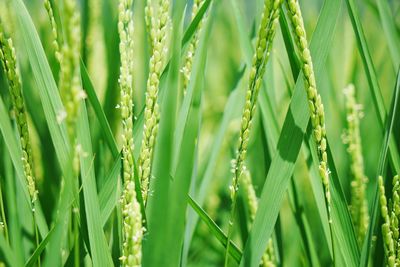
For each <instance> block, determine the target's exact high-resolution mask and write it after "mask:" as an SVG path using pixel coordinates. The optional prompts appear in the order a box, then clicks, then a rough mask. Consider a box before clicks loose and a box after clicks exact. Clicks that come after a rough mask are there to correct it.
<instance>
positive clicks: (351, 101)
mask: <svg viewBox="0 0 400 267" xmlns="http://www.w3.org/2000/svg"><path fill="white" fill-rule="evenodd" d="M344 95H345V98H346V113H347V117H346V119H347V131H346V133H345V135H344V142H345V143H346V144H347V145H348V148H347V151H348V152H349V155H350V158H351V173H352V175H353V181H352V182H351V214H352V216H353V220H354V225H355V226H356V230H357V237H358V242H359V244H362V242H363V240H364V236H365V233H366V231H367V228H368V223H369V216H368V204H367V199H366V196H365V190H366V183H367V181H368V179H367V177H366V176H365V174H364V160H363V156H362V151H361V136H360V117H361V106H360V105H358V104H357V103H356V100H355V96H354V86H353V85H349V86H348V87H346V88H345V89H344Z"/></svg>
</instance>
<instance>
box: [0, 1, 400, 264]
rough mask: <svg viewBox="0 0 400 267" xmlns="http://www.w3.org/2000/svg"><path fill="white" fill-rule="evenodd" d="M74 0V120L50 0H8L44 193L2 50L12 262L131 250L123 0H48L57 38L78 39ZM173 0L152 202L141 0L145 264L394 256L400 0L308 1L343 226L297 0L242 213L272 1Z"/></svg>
mask: <svg viewBox="0 0 400 267" xmlns="http://www.w3.org/2000/svg"><path fill="white" fill-rule="evenodd" d="M68 1H76V3H78V12H79V13H78V15H79V16H81V29H80V31H79V32H80V34H81V35H82V36H81V38H82V47H81V51H79V56H80V62H79V64H78V66H76V69H77V70H78V71H79V76H80V78H81V79H80V80H79V79H78V81H77V84H78V85H79V86H81V87H82V89H83V90H84V92H85V95H86V96H85V99H83V100H80V102H79V113H78V117H77V118H76V123H75V124H72V125H73V131H70V129H69V127H71V124H70V123H66V121H65V120H60V115H61V114H62V111H63V110H64V109H65V107H66V106H67V105H69V103H66V102H65V99H64V97H63V95H62V94H63V93H62V92H60V91H59V76H60V75H59V73H60V64H59V62H58V61H57V60H56V58H55V54H54V52H55V51H54V46H53V45H52V42H53V35H52V28H51V24H50V20H49V18H48V17H47V14H46V9H45V7H44V5H43V2H42V1H26V0H6V1H1V3H0V21H1V22H0V23H1V24H2V27H0V29H1V28H4V34H5V36H6V37H7V38H12V40H13V44H14V46H15V52H16V55H17V59H18V71H19V72H20V76H21V80H22V81H21V82H22V90H23V95H24V101H25V105H26V107H27V109H26V112H27V116H28V120H27V121H28V128H29V129H28V130H29V134H30V138H31V140H30V141H31V142H30V143H31V146H32V155H33V171H34V177H35V179H36V188H37V190H38V200H37V201H35V202H34V203H32V202H31V199H30V195H29V191H28V187H27V184H26V177H25V175H26V174H25V172H24V166H23V162H22V160H21V157H22V153H24V152H23V150H22V148H21V145H20V143H21V142H20V140H19V133H18V127H17V125H16V120H15V116H14V113H13V102H12V98H11V96H10V93H9V92H10V90H9V86H10V83H9V81H8V80H7V76H6V74H5V72H4V70H3V65H1V66H0V153H1V156H0V187H1V190H0V197H1V201H0V221H1V225H0V266H2V264H3V263H4V264H5V265H6V266H45V267H46V266H49V267H50V266H118V265H122V261H121V260H120V259H119V258H120V257H121V255H122V246H123V243H124V242H125V241H126V239H127V238H128V237H126V236H124V234H123V233H124V231H123V230H124V227H126V226H125V225H124V224H123V223H122V218H123V217H124V216H126V215H125V214H123V212H122V210H121V202H120V200H121V194H122V192H123V190H124V182H125V181H123V178H122V172H123V171H125V170H123V166H124V163H123V153H122V152H121V149H122V136H121V135H122V121H121V109H120V108H118V103H120V99H119V96H120V92H119V91H120V88H119V83H118V77H119V72H120V68H119V67H120V53H119V49H118V48H119V35H118V29H117V21H118V12H119V11H118V2H119V1H118V0H104V1H95V0H82V1H77V0H51V1H50V3H51V6H52V8H53V11H54V16H55V21H56V24H57V27H58V28H57V33H58V35H59V36H61V38H60V39H59V42H61V41H62V40H63V39H64V38H68V37H67V36H65V35H66V30H65V29H66V27H69V25H64V24H63V23H64V21H65V20H64V19H63V18H64V17H65V16H66V15H67V14H66V13H65V9H64V7H65V4H66V3H67V2H68ZM155 2H157V1H154V3H153V5H154V7H156V6H157V5H156V4H155ZM171 2H173V7H172V8H171V9H170V14H169V17H168V23H167V27H166V28H168V30H167V31H166V33H165V34H166V35H167V46H168V52H166V54H165V56H166V57H165V58H166V62H164V64H163V66H162V67H163V68H162V70H161V75H160V85H159V88H158V89H159V97H158V105H159V107H160V114H159V128H158V132H157V133H156V135H155V136H156V139H155V146H154V154H153V156H152V158H150V159H149V160H150V161H151V165H150V166H152V168H151V179H150V190H149V196H148V200H147V202H146V201H143V197H142V194H141V192H142V191H141V187H140V183H141V180H140V177H139V167H140V166H139V163H138V157H139V152H140V147H141V144H142V137H143V131H144V130H145V127H144V124H145V120H146V114H145V112H144V106H145V101H146V95H145V91H146V81H147V78H148V77H147V76H148V73H149V60H150V56H151V54H152V50H151V49H152V48H151V47H152V45H150V44H149V40H150V38H148V32H147V28H146V26H145V12H144V7H145V5H146V1H139V0H136V1H135V0H134V1H133V14H134V19H133V21H134V35H133V36H134V48H135V49H134V51H133V56H134V58H135V60H134V65H133V83H132V85H133V98H132V100H133V103H134V106H133V111H134V117H135V118H134V120H133V129H132V132H133V137H134V138H133V139H134V140H133V141H134V151H133V154H134V160H133V166H134V168H133V169H134V170H133V179H134V182H135V186H136V187H135V192H136V194H137V201H138V203H139V206H140V209H139V210H140V212H141V214H142V219H143V221H142V227H144V229H145V231H144V234H143V242H142V244H141V247H138V248H136V251H134V253H141V264H142V266H145V267H146V266H149V267H152V266H173V267H174V266H193V267H195V266H222V265H223V264H224V262H225V255H228V257H229V261H228V263H229V264H228V266H246V267H247V266H259V263H260V261H261V258H262V257H263V255H265V249H266V247H267V243H268V241H269V240H270V239H272V241H273V247H274V253H275V258H276V262H275V265H276V266H365V267H367V266H386V265H385V264H386V259H385V249H386V248H385V247H384V242H383V238H385V237H384V236H382V231H381V225H382V219H381V216H380V210H381V209H380V205H379V192H378V176H379V175H382V176H383V178H384V181H386V182H385V191H386V192H392V177H393V176H394V175H396V174H398V173H399V172H400V156H399V149H400V138H399V136H400V124H399V123H398V122H399V119H400V117H399V116H400V114H399V104H398V101H399V98H400V74H399V68H400V66H399V64H400V52H399V51H400V50H399V49H400V42H399V40H400V14H399V13H400V4H399V3H398V2H397V1H394V0H391V1H390V0H389V1H379V0H377V1H374V0H369V1H355V0H313V1H305V0H300V7H301V10H302V14H303V18H304V21H305V28H306V32H307V36H308V43H309V44H310V51H311V56H312V60H313V65H314V71H315V76H316V82H317V90H318V92H319V93H320V94H321V96H322V102H323V104H324V109H325V113H326V114H325V124H326V129H327V133H326V136H327V143H328V144H327V151H328V161H329V162H328V165H329V170H330V175H329V181H330V184H329V186H330V191H331V208H332V213H331V216H332V218H331V219H332V225H331V226H332V231H330V226H329V222H328V221H329V218H328V213H327V209H326V205H325V196H324V194H325V191H324V188H323V186H322V183H321V178H320V175H319V173H318V166H319V164H320V160H319V157H318V154H317V150H318V148H317V145H316V143H315V141H314V138H313V129H312V125H311V122H310V113H309V107H308V103H307V98H306V92H305V90H304V81H303V73H302V71H301V69H302V68H301V67H302V66H301V62H300V61H299V60H300V59H301V58H302V57H301V56H300V55H298V52H297V50H296V49H295V47H296V43H295V39H294V36H293V32H292V29H291V25H290V24H289V22H290V20H289V17H288V11H287V8H286V6H285V5H282V7H281V8H280V14H281V16H280V18H279V23H278V25H277V30H276V36H275V38H274V41H273V46H272V50H271V51H272V52H271V55H270V59H269V62H268V64H267V65H266V71H265V75H264V76H263V80H262V86H261V89H260V93H259V96H258V100H257V103H256V110H255V111H256V112H255V114H254V118H253V120H252V127H251V131H250V134H249V137H250V138H249V142H248V149H247V157H246V159H245V166H246V167H247V169H248V170H249V172H250V174H251V179H252V183H253V186H254V189H255V192H256V194H257V197H258V210H257V213H256V216H255V219H254V221H252V220H251V218H250V212H249V203H247V201H246V199H247V198H246V196H245V195H244V190H240V181H239V191H238V195H237V205H235V206H236V210H235V212H232V210H231V209H232V200H231V198H230V190H229V185H230V184H231V179H232V173H231V167H232V163H231V159H232V158H235V157H236V154H235V153H236V148H237V144H238V141H239V133H240V122H241V117H242V112H243V107H244V105H245V94H246V90H247V88H248V81H249V74H250V69H251V66H252V60H253V53H254V50H255V40H256V37H257V36H256V35H257V32H258V28H259V23H260V16H261V11H262V9H263V3H264V1H262V0H254V1H244V0H205V1H203V2H202V6H201V8H200V9H199V12H198V13H197V14H196V16H195V17H194V18H191V14H192V12H191V7H192V2H193V1H192V0H187V1H186V0H178V1H171ZM171 6H172V4H171ZM192 38H198V43H197V46H196V50H195V53H194V54H193V61H192V63H193V66H192V68H191V70H190V71H191V72H190V81H189V84H188V87H187V88H186V91H185V92H186V93H185V94H184V93H183V91H184V90H183V88H182V81H183V77H182V73H181V69H182V67H183V64H184V63H185V57H186V56H187V53H186V51H187V50H188V49H189V45H190V44H191V41H192ZM61 44H62V43H61ZM61 47H62V46H61ZM61 68H62V66H61ZM71 81H72V80H71ZM349 83H352V84H354V86H355V89H356V93H355V96H356V101H357V103H360V104H361V105H362V106H363V109H362V111H363V114H364V116H363V117H362V118H361V119H360V127H361V128H360V134H361V149H362V156H363V160H364V165H365V175H366V176H367V177H368V183H367V184H366V188H367V190H366V200H367V203H368V209H369V217H370V220H369V224H368V230H367V232H366V233H365V238H364V240H363V242H362V243H361V244H360V243H359V242H357V241H358V236H357V232H356V231H355V228H354V225H353V219H352V218H351V213H350V209H349V203H350V200H351V197H352V196H351V185H350V184H351V181H352V179H353V177H352V173H351V170H350V166H351V161H350V157H349V154H348V152H347V151H346V144H344V143H343V140H342V134H343V132H344V130H345V128H346V109H345V100H344V96H343V94H342V90H343V88H344V87H345V86H347V85H348V84H349ZM71 88H72V87H71ZM67 110H68V109H67ZM71 132H72V133H74V135H72V136H71V135H70V133H71ZM77 147H79V149H80V150H77ZM77 151H78V152H77ZM76 163H79V164H78V165H76ZM75 166H78V169H76V167H75ZM387 197H389V195H388V196H387ZM32 210H33V211H34V212H32ZM231 214H234V217H232V220H233V224H232V230H231V233H230V234H229V236H227V233H228V229H229V228H230V225H229V220H230V216H231ZM36 237H37V238H38V240H36ZM228 244H229V245H228ZM225 250H227V251H225Z"/></svg>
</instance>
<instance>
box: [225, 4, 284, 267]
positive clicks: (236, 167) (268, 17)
mask: <svg viewBox="0 0 400 267" xmlns="http://www.w3.org/2000/svg"><path fill="white" fill-rule="evenodd" d="M280 4H281V0H265V2H264V9H263V13H262V15H261V24H260V27H259V30H258V35H257V41H256V50H255V53H254V57H253V62H252V66H251V69H250V77H249V85H248V89H247V93H246V100H245V106H244V110H243V113H242V121H241V128H240V133H239V144H238V148H237V151H236V158H235V160H233V162H232V163H233V164H232V165H233V166H232V167H233V169H232V172H233V178H232V184H231V185H230V187H229V189H230V196H231V199H232V208H231V214H230V218H229V220H230V221H229V228H228V240H229V239H230V236H231V235H232V229H233V223H232V218H233V216H234V212H235V208H236V196H237V191H238V189H239V177H240V176H241V175H242V173H243V171H244V160H245V158H246V153H247V146H248V142H249V136H250V130H251V125H252V119H253V115H254V112H255V109H256V104H257V98H258V92H259V90H260V87H261V83H262V80H263V76H264V72H265V67H266V65H267V62H268V59H269V55H270V51H271V48H272V42H273V39H274V36H275V30H276V25H277V22H278V18H279V6H280ZM229 244H230V243H228V245H227V249H226V255H225V266H227V264H228V258H229V256H228V251H229Z"/></svg>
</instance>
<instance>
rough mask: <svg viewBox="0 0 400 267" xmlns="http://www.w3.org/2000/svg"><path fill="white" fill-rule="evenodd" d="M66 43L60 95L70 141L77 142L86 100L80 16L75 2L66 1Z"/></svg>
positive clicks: (63, 52)
mask: <svg viewBox="0 0 400 267" xmlns="http://www.w3.org/2000/svg"><path fill="white" fill-rule="evenodd" d="M63 15H64V17H63V19H64V26H65V27H64V32H65V34H64V43H63V45H62V48H61V53H60V57H59V59H60V81H59V87H60V94H61V98H62V100H63V103H64V106H65V109H66V110H65V111H66V122H67V129H68V135H69V138H70V141H71V142H72V143H74V142H75V128H76V121H77V117H78V111H79V103H80V101H81V100H82V99H83V98H85V93H84V91H83V90H82V87H81V82H80V73H79V57H80V56H79V52H80V49H81V38H80V36H81V30H80V14H79V11H78V7H77V4H76V2H75V1H74V0H64V13H63Z"/></svg>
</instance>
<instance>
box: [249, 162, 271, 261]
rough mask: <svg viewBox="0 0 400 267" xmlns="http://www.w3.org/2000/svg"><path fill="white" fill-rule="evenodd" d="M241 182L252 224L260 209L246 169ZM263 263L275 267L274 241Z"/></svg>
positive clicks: (267, 250)
mask: <svg viewBox="0 0 400 267" xmlns="http://www.w3.org/2000/svg"><path fill="white" fill-rule="evenodd" d="M241 182H242V185H243V190H244V193H245V195H246V200H247V205H248V207H249V211H250V220H251V222H253V221H254V218H255V217H256V212H257V209H258V200H257V196H256V192H255V190H254V187H253V184H252V182H251V177H250V172H249V171H248V170H247V169H246V168H244V171H243V174H242V176H241ZM261 261H262V266H263V267H273V266H275V255H274V246H273V242H272V239H270V240H269V241H268V245H267V249H266V250H265V252H264V254H263V256H262V258H261Z"/></svg>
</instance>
